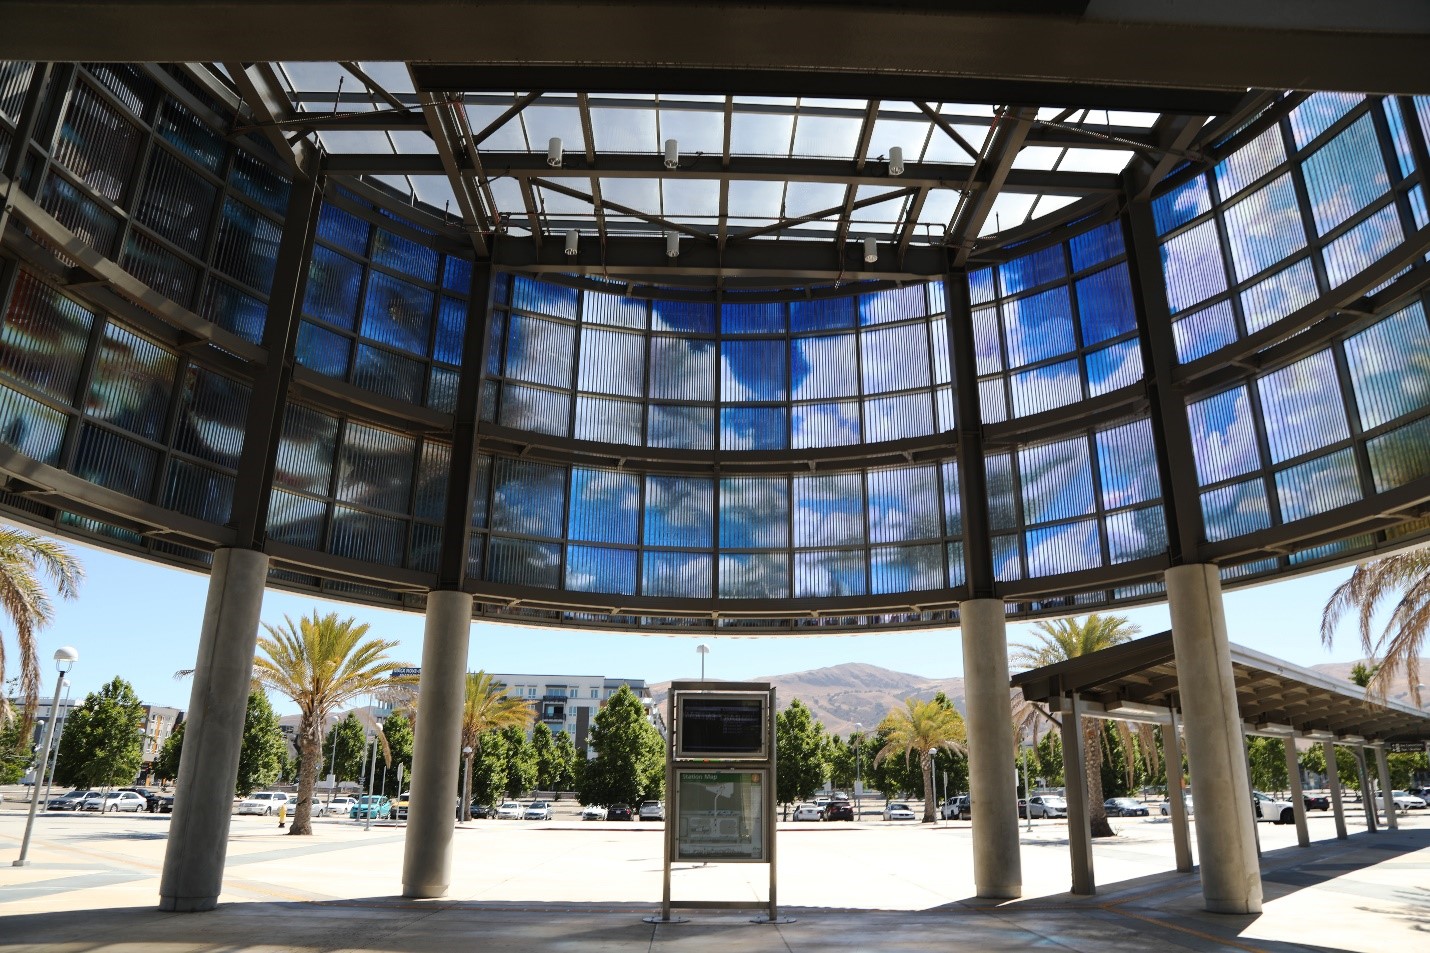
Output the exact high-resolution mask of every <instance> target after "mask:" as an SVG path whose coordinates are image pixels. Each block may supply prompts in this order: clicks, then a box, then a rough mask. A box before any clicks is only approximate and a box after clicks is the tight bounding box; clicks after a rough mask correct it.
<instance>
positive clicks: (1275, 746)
mask: <svg viewBox="0 0 1430 953" xmlns="http://www.w3.org/2000/svg"><path fill="white" fill-rule="evenodd" d="M1246 759H1247V763H1248V765H1249V766H1250V768H1251V786H1252V787H1253V788H1255V789H1256V790H1258V791H1284V790H1286V788H1287V786H1288V785H1289V784H1290V778H1289V777H1288V775H1287V771H1286V745H1285V744H1283V743H1282V741H1281V739H1280V738H1248V739H1247V742H1246Z"/></svg>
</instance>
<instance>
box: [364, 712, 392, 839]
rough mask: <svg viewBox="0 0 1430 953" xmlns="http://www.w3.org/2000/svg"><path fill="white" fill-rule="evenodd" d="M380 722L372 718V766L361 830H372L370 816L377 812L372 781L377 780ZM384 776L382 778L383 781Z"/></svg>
mask: <svg viewBox="0 0 1430 953" xmlns="http://www.w3.org/2000/svg"><path fill="white" fill-rule="evenodd" d="M381 725H382V722H380V721H378V720H377V719H376V718H374V719H373V720H372V726H373V727H372V768H371V769H370V770H369V771H368V773H367V811H366V814H367V823H366V824H364V825H363V830H365V831H370V830H372V816H373V815H374V814H376V813H377V805H376V804H374V803H373V800H372V788H373V782H374V781H376V780H377V749H378V747H379V746H380V745H381V744H382V741H381V739H379V738H378V736H377V733H378V732H379V731H381V730H382V729H381V727H380V726H381ZM386 780H387V779H386V778H384V779H383V781H384V783H385V782H386Z"/></svg>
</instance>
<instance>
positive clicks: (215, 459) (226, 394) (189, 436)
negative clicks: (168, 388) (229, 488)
mask: <svg viewBox="0 0 1430 953" xmlns="http://www.w3.org/2000/svg"><path fill="white" fill-rule="evenodd" d="M252 393H253V390H252V388H251V387H250V386H249V385H248V384H246V383H243V382H241V381H236V380H232V379H231V378H228V377H224V376H223V375H222V374H216V373H214V372H213V371H210V370H206V369H204V368H202V367H194V366H192V365H190V367H189V368H188V370H187V371H185V373H184V387H183V391H182V392H181V394H180V396H179V407H178V420H177V423H176V424H175V428H174V449H175V450H178V451H180V452H182V453H188V454H192V455H193V456H196V457H199V458H201V459H204V460H208V461H210V462H211V463H217V464H219V465H221V466H225V467H229V468H232V469H237V467H238V458H239V456H240V455H241V454H242V453H243V438H244V432H245V430H246V428H247V426H248V402H249V398H250V397H251V395H252Z"/></svg>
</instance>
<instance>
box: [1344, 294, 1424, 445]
mask: <svg viewBox="0 0 1430 953" xmlns="http://www.w3.org/2000/svg"><path fill="white" fill-rule="evenodd" d="M1345 352H1346V364H1347V365H1348V366H1349V368H1350V375H1351V383H1352V385H1353V386H1354V388H1355V395H1356V406H1357V408H1359V410H1360V422H1361V429H1362V430H1371V429H1373V428H1375V427H1379V426H1380V425H1381V424H1383V423H1387V422H1389V421H1391V420H1394V419H1395V418H1396V417H1399V416H1401V415H1403V414H1408V413H1410V412H1411V411H1412V410H1418V409H1419V408H1421V407H1424V406H1425V405H1426V404H1427V403H1430V329H1427V328H1426V324H1425V307H1424V305H1422V304H1421V303H1420V302H1418V301H1417V302H1415V303H1414V304H1412V305H1410V306H1409V307H1407V308H1403V309H1401V310H1400V311H1397V312H1396V313H1395V314H1393V315H1391V316H1390V317H1388V318H1386V319H1385V320H1383V321H1381V322H1380V323H1378V324H1374V325H1372V326H1371V327H1369V328H1366V329H1365V330H1364V331H1362V332H1360V333H1359V334H1357V335H1355V336H1354V337H1351V338H1348V339H1347V340H1346V343H1345Z"/></svg>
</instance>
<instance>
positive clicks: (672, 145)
mask: <svg viewBox="0 0 1430 953" xmlns="http://www.w3.org/2000/svg"><path fill="white" fill-rule="evenodd" d="M665 167H666V168H667V169H678V168H680V143H679V142H677V141H676V140H674V139H667V140H665Z"/></svg>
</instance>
